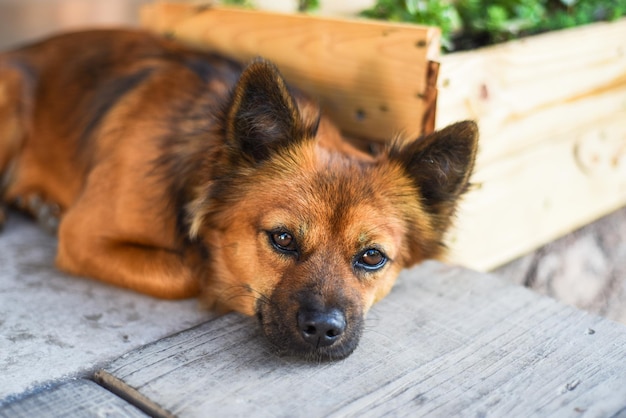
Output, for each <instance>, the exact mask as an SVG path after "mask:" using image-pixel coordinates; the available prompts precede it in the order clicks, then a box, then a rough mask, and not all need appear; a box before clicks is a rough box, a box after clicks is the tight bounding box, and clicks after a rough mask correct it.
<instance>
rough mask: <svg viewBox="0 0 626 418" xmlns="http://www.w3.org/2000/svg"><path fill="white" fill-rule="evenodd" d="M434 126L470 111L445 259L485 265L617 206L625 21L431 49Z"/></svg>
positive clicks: (623, 188)
mask: <svg viewBox="0 0 626 418" xmlns="http://www.w3.org/2000/svg"><path fill="white" fill-rule="evenodd" d="M439 83H440V84H439V97H438V107H437V125H438V127H441V126H444V125H446V124H448V123H450V122H452V121H455V120H459V119H466V118H469V119H475V120H477V121H478V123H479V126H480V131H481V147H480V153H479V156H478V162H477V172H476V175H475V176H474V179H473V180H474V182H475V183H479V184H480V185H481V189H480V190H477V191H473V192H472V193H471V194H470V195H468V197H467V200H466V202H465V203H464V204H463V205H462V206H461V209H460V211H459V220H458V222H457V230H456V231H455V232H453V233H452V234H450V239H449V246H450V247H451V248H452V251H451V255H450V258H449V260H451V261H453V262H455V263H460V264H462V265H465V266H469V267H471V268H475V269H479V270H488V269H492V268H495V267H497V266H499V265H501V264H503V263H505V262H508V261H510V260H512V259H514V258H516V257H518V256H520V255H522V254H525V253H527V252H529V251H532V250H534V249H536V248H538V247H540V246H541V245H544V244H546V243H547V242H550V241H552V240H554V239H556V238H558V237H560V236H562V235H564V234H566V233H568V232H571V231H573V230H575V229H577V228H579V227H581V226H583V225H584V224H586V223H589V222H591V221H594V220H596V219H598V218H599V217H601V216H604V215H606V214H608V213H610V212H611V211H614V210H616V209H618V208H619V207H622V206H624V205H626V19H624V20H621V21H618V22H614V23H598V24H594V25H589V26H586V27H581V28H578V29H573V30H567V31H560V32H557V33H551V34H545V35H540V36H537V37H531V38H528V39H525V40H521V41H517V42H509V43H506V44H503V45H498V46H494V47H490V48H485V49H482V50H477V51H471V52H463V53H455V54H450V55H446V56H443V57H442V58H441V70H440V78H439Z"/></svg>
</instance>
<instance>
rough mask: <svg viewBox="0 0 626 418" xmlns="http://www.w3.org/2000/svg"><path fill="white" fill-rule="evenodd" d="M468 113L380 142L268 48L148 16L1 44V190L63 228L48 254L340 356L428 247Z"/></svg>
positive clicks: (473, 138) (454, 172)
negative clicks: (246, 46)
mask: <svg viewBox="0 0 626 418" xmlns="http://www.w3.org/2000/svg"><path fill="white" fill-rule="evenodd" d="M476 147H477V129H476V125H475V124H474V123H473V122H461V123H458V124H455V125H453V126H450V127H448V128H446V129H444V130H442V131H440V132H437V133H434V134H432V135H428V136H426V137H422V138H419V139H418V140H415V141H411V142H405V143H402V142H400V141H395V142H393V143H392V144H391V145H390V146H388V147H387V148H386V149H385V150H384V151H383V152H381V153H380V154H379V155H377V156H370V155H367V154H365V153H363V152H360V151H358V150H356V149H354V148H352V147H351V146H350V145H348V144H347V143H346V142H345V141H343V140H342V138H341V136H340V134H339V132H338V130H337V129H336V128H335V127H334V125H333V124H332V123H331V122H330V121H329V120H328V119H327V118H326V117H324V116H321V115H320V112H319V110H318V108H317V107H316V106H315V105H314V104H313V103H312V102H311V101H310V100H308V99H307V98H305V97H304V96H303V95H301V94H299V93H297V92H294V91H292V90H290V88H289V87H288V86H286V84H285V82H284V80H283V78H282V77H281V75H280V74H279V72H278V71H277V69H276V68H275V67H274V66H273V65H272V64H270V63H268V62H267V61H264V60H260V59H259V60H256V61H253V62H252V63H251V64H250V65H248V66H247V67H246V68H245V69H243V71H242V70H241V68H240V66H239V65H238V64H237V63H235V62H232V61H230V60H228V59H226V58H224V57H221V56H218V55H214V54H207V53H200V52H194V51H190V50H187V49H185V48H183V47H182V46H180V45H178V44H176V43H174V42H171V41H168V40H165V39H161V38H158V37H154V36H151V35H148V34H145V33H142V32H133V31H91V32H84V33H78V34H69V35H62V36H58V37H56V38H52V39H50V40H47V41H44V42H41V43H38V44H35V45H32V46H28V47H25V48H22V49H19V50H16V51H11V52H7V53H5V54H3V55H0V174H1V175H2V182H1V183H0V184H1V189H0V197H1V198H2V201H4V202H5V203H8V204H12V205H15V206H17V207H19V208H22V209H23V210H26V211H28V212H30V213H31V214H33V215H34V216H35V217H37V218H38V219H39V220H40V221H41V222H43V223H45V224H47V225H48V226H52V227H54V223H55V222H56V221H57V220H60V225H59V228H58V236H59V247H58V255H57V265H58V267H59V268H60V269H62V270H63V271H66V272H69V273H72V274H75V275H81V276H89V277H93V278H96V279H99V280H102V281H105V282H108V283H112V284H115V285H118V286H123V287H126V288H129V289H133V290H136V291H138V292H141V293H146V294H149V295H153V296H156V297H160V298H186V297H190V296H193V295H197V294H201V297H202V299H203V300H204V301H205V302H206V303H207V304H208V305H209V306H211V307H212V308H214V309H217V310H219V311H229V310H234V311H239V312H242V313H244V314H247V315H257V316H258V318H259V320H260V323H261V326H262V329H263V331H264V333H265V335H266V336H267V337H268V339H269V341H270V342H272V343H273V344H274V345H275V346H276V347H277V348H278V349H279V351H280V352H285V353H291V354H295V355H299V356H302V357H308V358H315V359H322V358H331V359H332V358H341V357H344V356H346V355H348V354H349V353H350V352H352V350H353V349H354V348H355V347H356V345H357V343H358V340H359V336H360V334H361V330H362V328H363V317H364V315H365V313H366V312H367V310H368V309H369V308H370V306H371V305H372V304H373V303H374V302H376V301H377V300H379V299H381V298H382V297H384V296H385V295H386V294H387V293H388V292H389V290H390V289H391V287H392V285H393V283H394V281H395V279H396V276H397V275H398V273H399V272H400V270H401V269H403V268H404V267H407V266H410V265H412V264H415V263H417V262H420V261H422V260H424V259H426V258H433V257H437V256H438V255H440V253H441V251H442V237H443V234H444V232H445V231H446V230H447V229H448V227H449V225H450V221H451V217H452V215H453V213H454V210H455V207H456V205H457V201H458V199H459V196H460V195H461V194H462V193H463V192H464V191H465V190H466V188H467V185H468V178H469V176H470V173H471V171H472V168H473V164H474V157H475V154H476Z"/></svg>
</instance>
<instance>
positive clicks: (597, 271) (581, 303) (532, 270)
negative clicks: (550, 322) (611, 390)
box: [494, 207, 626, 324]
mask: <svg viewBox="0 0 626 418" xmlns="http://www.w3.org/2000/svg"><path fill="white" fill-rule="evenodd" d="M494 273H496V274H497V275H500V276H502V277H504V278H505V279H506V280H509V281H511V282H514V283H517V284H523V285H525V286H527V287H530V288H532V289H533V290H535V291H537V292H539V293H542V294H545V295H548V296H551V297H553V298H555V299H558V300H561V301H563V302H565V303H568V304H570V305H574V306H576V307H578V308H580V309H584V310H587V311H590V312H593V313H596V314H599V315H602V316H604V317H607V318H609V319H612V320H614V321H618V322H622V323H624V324H626V207H624V208H622V209H620V210H618V211H616V212H614V213H612V214H610V215H608V216H606V217H604V218H602V219H600V220H598V221H596V222H594V223H592V224H590V225H587V226H585V227H583V228H581V229H580V230H578V231H575V232H573V233H571V234H569V235H566V236H565V237H563V238H561V239H559V240H556V241H553V242H551V243H549V244H547V245H545V246H544V247H542V248H540V249H538V250H537V251H535V252H534V253H532V254H529V255H527V256H524V257H522V258H520V259H518V260H515V261H513V262H511V263H509V264H507V265H505V266H503V267H501V268H499V269H497V270H495V271H494Z"/></svg>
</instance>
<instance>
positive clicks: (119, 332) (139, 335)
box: [0, 212, 210, 404]
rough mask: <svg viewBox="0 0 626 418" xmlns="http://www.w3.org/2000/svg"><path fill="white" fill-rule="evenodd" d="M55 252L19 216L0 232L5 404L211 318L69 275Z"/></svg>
mask: <svg viewBox="0 0 626 418" xmlns="http://www.w3.org/2000/svg"><path fill="white" fill-rule="evenodd" d="M56 246H57V241H56V238H54V237H52V236H49V235H47V234H46V233H44V232H43V231H42V230H41V228H40V227H39V226H38V225H36V224H35V223H34V222H33V221H30V220H28V219H25V218H24V217H22V216H20V215H18V214H16V213H13V212H11V213H9V219H8V222H7V224H6V225H5V228H4V230H3V231H1V232H0V404H2V403H3V402H4V401H6V400H7V399H9V398H12V397H14V396H18V395H20V394H22V393H23V392H25V391H30V390H33V389H34V388H37V387H40V386H42V385H46V384H48V383H49V382H51V381H52V382H53V381H59V380H60V379H67V378H69V377H77V376H83V375H85V374H87V373H89V372H91V371H92V370H93V369H94V368H96V367H97V366H98V365H100V364H102V363H104V362H107V361H110V360H112V359H115V358H117V357H119V356H120V355H122V354H124V353H126V352H127V351H129V350H132V349H133V348H137V347H140V346H142V345H144V344H147V343H149V342H152V341H154V340H157V339H159V338H161V337H163V336H165V335H169V334H171V333H173V332H177V331H180V330H181V329H185V328H188V327H190V326H193V325H197V324H199V323H200V322H202V321H204V320H205V319H206V318H207V317H209V316H210V313H208V312H204V311H202V310H201V309H199V307H198V302H197V301H196V300H193V299H192V300H185V301H163V300H156V299H154V298H150V297H147V296H144V295H139V294H136V293H133V292H129V291H128V290H125V289H120V288H115V287H111V286H109V285H107V284H105V283H102V282H98V281H95V280H89V279H84V278H79V277H70V276H68V275H66V274H63V273H61V272H60V271H58V270H57V269H56V268H55V267H54V256H55V252H56Z"/></svg>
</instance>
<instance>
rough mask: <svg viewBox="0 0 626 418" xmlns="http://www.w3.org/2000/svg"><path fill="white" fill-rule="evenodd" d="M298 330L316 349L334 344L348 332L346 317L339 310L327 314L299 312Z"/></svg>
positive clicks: (332, 310)
mask: <svg viewBox="0 0 626 418" xmlns="http://www.w3.org/2000/svg"><path fill="white" fill-rule="evenodd" d="M298 328H299V330H300V334H301V335H302V338H304V340H305V341H306V342H307V343H309V344H311V345H312V346H314V347H327V346H330V345H332V344H334V343H335V342H336V341H337V340H338V339H339V338H340V337H341V335H342V334H343V332H344V331H345V330H346V317H345V315H344V314H343V312H341V311H340V310H339V309H331V310H328V311H326V312H318V311H300V312H298Z"/></svg>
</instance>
